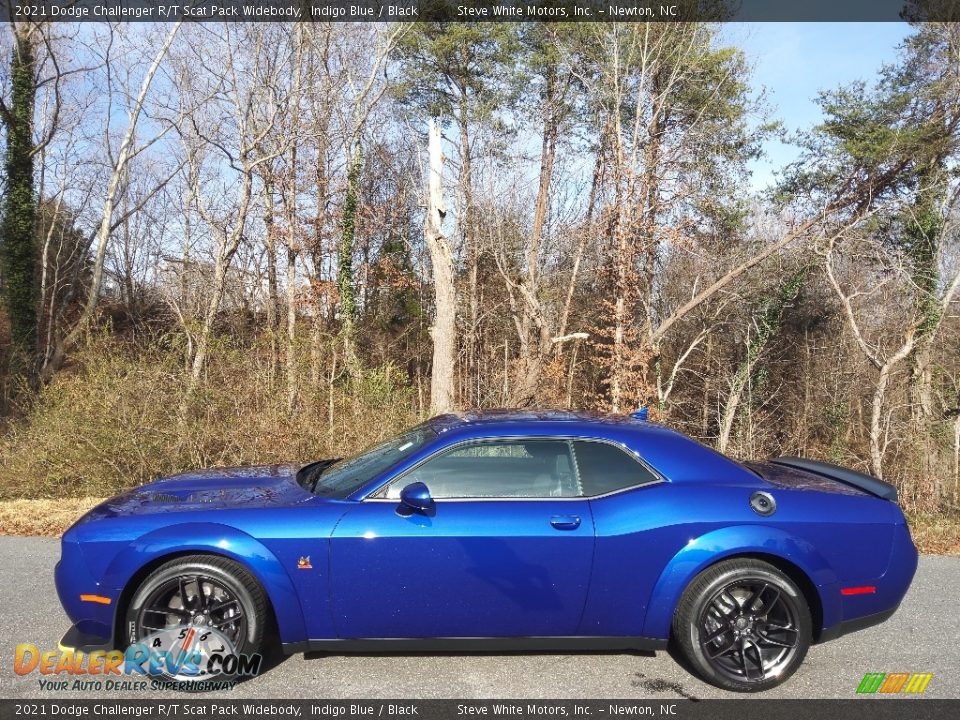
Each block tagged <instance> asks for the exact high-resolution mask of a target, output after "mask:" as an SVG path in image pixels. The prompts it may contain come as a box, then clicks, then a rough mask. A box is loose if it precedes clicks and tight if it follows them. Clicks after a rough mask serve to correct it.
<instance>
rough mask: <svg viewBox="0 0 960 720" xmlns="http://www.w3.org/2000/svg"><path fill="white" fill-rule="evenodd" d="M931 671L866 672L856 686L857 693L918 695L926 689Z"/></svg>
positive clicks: (931, 676) (931, 677)
mask: <svg viewBox="0 0 960 720" xmlns="http://www.w3.org/2000/svg"><path fill="white" fill-rule="evenodd" d="M932 679H933V673H867V674H866V675H864V676H863V680H861V681H860V684H859V685H858V686H857V693H859V694H869V695H872V694H874V693H882V694H884V695H898V694H908V695H910V694H913V695H918V694H920V693H922V692H923V691H924V690H926V689H927V685H929V684H930V681H931V680H932Z"/></svg>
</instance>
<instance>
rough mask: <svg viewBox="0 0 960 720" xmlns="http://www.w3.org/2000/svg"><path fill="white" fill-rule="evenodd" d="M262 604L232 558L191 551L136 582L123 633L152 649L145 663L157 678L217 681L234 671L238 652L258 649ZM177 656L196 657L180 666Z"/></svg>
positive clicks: (251, 582)
mask: <svg viewBox="0 0 960 720" xmlns="http://www.w3.org/2000/svg"><path fill="white" fill-rule="evenodd" d="M266 607H267V603H266V597H265V595H264V593H263V590H262V589H261V587H260V585H259V584H258V583H257V581H256V580H255V579H254V578H253V577H252V576H251V575H250V574H249V573H248V572H247V571H246V570H245V569H244V568H243V567H241V566H240V565H239V564H237V563H235V562H233V561H232V560H228V559H226V558H222V557H215V556H211V555H191V556H187V557H182V558H177V559H176V560H171V561H170V562H168V563H166V564H164V565H161V566H160V567H159V568H157V569H156V570H154V571H153V572H152V573H150V575H148V576H147V578H146V579H145V580H144V581H143V582H142V583H141V585H140V586H139V587H138V588H137V590H136V591H135V592H134V594H133V597H132V598H131V600H130V604H129V605H128V606H127V613H126V625H125V634H126V638H127V642H128V643H130V644H134V643H140V644H142V645H144V646H148V647H149V649H150V650H151V651H152V652H153V653H155V654H156V657H154V658H153V659H152V660H151V662H153V664H154V667H155V672H156V673H157V674H159V675H160V676H161V677H162V678H163V679H166V680H181V681H183V680H187V681H194V680H215V679H216V680H222V679H226V678H230V677H232V676H234V675H235V674H236V668H237V664H238V663H239V660H240V658H242V657H244V656H253V655H255V654H256V653H259V652H260V649H261V646H262V644H263V634H264V624H265V621H266ZM185 650H186V651H188V653H186V654H184V651H185ZM184 658H187V659H192V658H196V661H195V662H192V663H188V664H186V665H184V664H182V663H181V659H184Z"/></svg>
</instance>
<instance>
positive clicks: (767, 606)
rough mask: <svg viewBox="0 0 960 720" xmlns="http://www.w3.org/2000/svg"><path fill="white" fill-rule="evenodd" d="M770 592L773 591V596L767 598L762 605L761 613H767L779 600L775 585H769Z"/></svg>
mask: <svg viewBox="0 0 960 720" xmlns="http://www.w3.org/2000/svg"><path fill="white" fill-rule="evenodd" d="M770 592H771V593H773V597H772V598H770V599H768V600H767V602H766V603H765V604H764V606H763V614H764V615H769V614H770V611H771V610H772V609H773V608H775V607H776V606H777V605H778V604H779V602H780V589H779V588H777V587H773V586H770Z"/></svg>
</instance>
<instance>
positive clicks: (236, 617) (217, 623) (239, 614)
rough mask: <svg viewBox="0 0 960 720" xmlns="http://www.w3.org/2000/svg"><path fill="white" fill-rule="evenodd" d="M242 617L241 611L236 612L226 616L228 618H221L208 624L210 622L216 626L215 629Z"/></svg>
mask: <svg viewBox="0 0 960 720" xmlns="http://www.w3.org/2000/svg"><path fill="white" fill-rule="evenodd" d="M242 617H243V613H238V614H236V615H231V616H230V617H228V618H224V619H223V620H219V621H217V622H213V623H210V624H211V625H212V626H213V627H215V628H217V629H218V630H219V629H220V628H222V627H223V626H224V625H229V624H231V623H233V622H236V621H237V620H239V619H240V618H242Z"/></svg>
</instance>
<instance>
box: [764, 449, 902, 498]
mask: <svg viewBox="0 0 960 720" xmlns="http://www.w3.org/2000/svg"><path fill="white" fill-rule="evenodd" d="M770 462H772V463H774V464H775V465H783V466H784V467H789V468H794V469H796V470H806V471H807V472H811V473H814V474H816V475H822V476H823V477H827V478H830V479H831V480H838V481H840V482H842V483H843V484H844V485H852V486H853V487H855V488H859V489H860V490H863V491H864V492H868V493H870V494H871V495H875V496H876V497H878V498H883V499H884V500H890V501H891V502H896V501H897V488H896V487H894V486H893V485H891V484H890V483H888V482H884V481H883V480H880V479H878V478H875V477H873V476H872V475H864V474H863V473H859V472H857V471H856V470H849V469H847V468H843V467H840V466H839V465H831V464H830V463H825V462H820V461H819V460H806V459H804V458H798V457H789V456H785V457H778V458H771V460H770Z"/></svg>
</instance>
